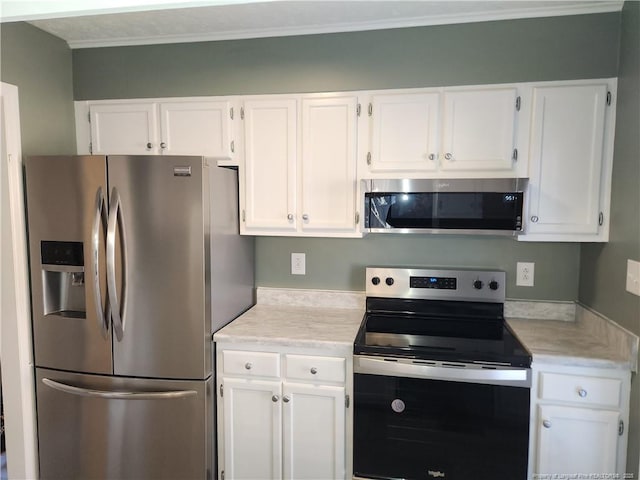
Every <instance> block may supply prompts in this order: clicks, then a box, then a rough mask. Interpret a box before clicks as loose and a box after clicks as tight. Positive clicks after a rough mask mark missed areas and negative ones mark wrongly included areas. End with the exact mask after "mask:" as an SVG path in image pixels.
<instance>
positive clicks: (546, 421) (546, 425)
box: [542, 420, 551, 428]
mask: <svg viewBox="0 0 640 480" xmlns="http://www.w3.org/2000/svg"><path fill="white" fill-rule="evenodd" d="M542 426H543V427H544V428H551V422H550V421H549V420H543V421H542Z"/></svg>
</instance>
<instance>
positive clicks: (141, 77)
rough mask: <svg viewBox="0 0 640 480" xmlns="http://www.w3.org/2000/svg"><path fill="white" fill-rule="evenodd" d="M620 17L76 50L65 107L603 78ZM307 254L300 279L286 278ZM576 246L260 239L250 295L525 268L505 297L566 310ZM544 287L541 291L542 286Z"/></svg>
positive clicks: (573, 287) (572, 291)
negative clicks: (522, 280) (382, 278)
mask: <svg viewBox="0 0 640 480" xmlns="http://www.w3.org/2000/svg"><path fill="white" fill-rule="evenodd" d="M619 24H620V14H619V13H608V14H598V15H576V16H568V17H551V18H539V19H526V20H513V21H499V22H484V23H468V24H459V25H444V26H432V27H417V28H406V29H395V30H380V31H371V32H355V33H340V34H328V35H309V36H297V37H282V38H266V39H251V40H234V41H220V42H203V43H190V44H172V45H150V46H135V47H113V48H93V49H78V50H74V51H73V73H74V96H75V99H76V100H96V99H109V98H144V97H171V96H192V95H230V94H254V93H288V92H313V91H336V90H361V89H373V88H400V87H418V86H442V85H462V84H482V83H501V82H517V81H534V80H561V79H577V78H598V77H613V76H616V74H617V68H618V63H617V62H618V40H619ZM291 252H304V253H306V254H307V275H305V276H303V277H302V276H292V275H290V273H289V264H290V260H289V259H290V253H291ZM579 255H580V246H579V245H577V244H572V243H569V244H548V243H545V244H542V243H538V244H525V243H521V242H516V241H514V240H511V239H505V238H495V237H479V236H476V237H455V236H398V235H392V236H376V235H370V236H368V237H366V238H364V239H353V240H348V239H305V238H276V237H259V238H258V239H257V243H256V270H257V272H256V273H257V276H256V282H257V284H258V285H260V286H278V287H298V288H323V289H346V290H363V289H364V267H365V266H366V265H371V264H401V265H409V264H413V265H440V266H482V267H492V268H502V269H505V270H506V271H507V272H508V273H509V274H512V273H513V272H514V270H515V264H516V262H517V261H535V262H536V278H537V281H536V286H535V287H533V288H522V287H516V286H515V282H514V281H513V275H509V285H508V290H507V293H508V295H509V296H510V297H512V298H533V299H553V300H575V299H577V296H578V278H579ZM543 279H544V281H543Z"/></svg>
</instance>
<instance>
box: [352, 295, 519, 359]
mask: <svg viewBox="0 0 640 480" xmlns="http://www.w3.org/2000/svg"><path fill="white" fill-rule="evenodd" d="M503 308H504V307H503V304H501V303H482V302H458V301H434V300H413V299H388V298H385V299H383V298H367V313H366V314H365V316H364V319H363V321H362V325H361V326H360V330H359V332H358V335H357V337H356V341H355V344H354V353H355V354H359V355H379V356H386V357H404V358H415V359H420V360H437V361H451V362H464V363H474V362H475V363H485V364H496V365H509V366H514V367H529V366H530V365H531V354H530V353H529V352H528V351H527V350H526V349H525V348H524V346H523V345H522V344H521V343H520V341H519V340H518V339H517V338H516V337H515V335H514V334H513V332H512V331H511V329H510V327H509V326H508V325H507V324H506V322H505V321H504V317H503Z"/></svg>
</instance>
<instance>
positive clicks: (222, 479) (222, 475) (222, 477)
mask: <svg viewBox="0 0 640 480" xmlns="http://www.w3.org/2000/svg"><path fill="white" fill-rule="evenodd" d="M220 480H224V470H222V471H221V472H220Z"/></svg>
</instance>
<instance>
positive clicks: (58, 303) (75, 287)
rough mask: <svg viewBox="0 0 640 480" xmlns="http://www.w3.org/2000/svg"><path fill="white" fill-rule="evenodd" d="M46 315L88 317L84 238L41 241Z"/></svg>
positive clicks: (43, 300) (43, 294) (43, 301)
mask: <svg viewBox="0 0 640 480" xmlns="http://www.w3.org/2000/svg"><path fill="white" fill-rule="evenodd" d="M40 253H41V263H42V296H43V298H42V303H43V305H44V314H45V315H59V316H62V317H71V318H86V312H87V308H86V303H85V278H84V273H85V272H84V248H83V244H82V242H52V241H42V242H40Z"/></svg>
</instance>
